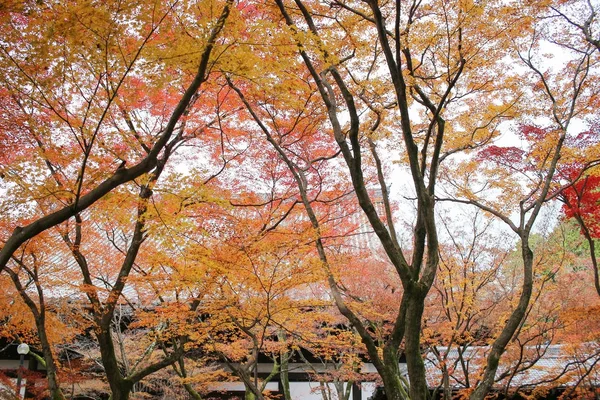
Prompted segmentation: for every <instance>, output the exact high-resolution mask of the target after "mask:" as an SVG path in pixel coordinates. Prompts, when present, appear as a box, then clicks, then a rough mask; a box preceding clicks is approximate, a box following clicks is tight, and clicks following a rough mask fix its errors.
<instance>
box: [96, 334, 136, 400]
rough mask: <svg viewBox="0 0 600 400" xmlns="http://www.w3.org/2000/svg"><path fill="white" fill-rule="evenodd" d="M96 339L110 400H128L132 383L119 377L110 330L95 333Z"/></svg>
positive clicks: (119, 372)
mask: <svg viewBox="0 0 600 400" xmlns="http://www.w3.org/2000/svg"><path fill="white" fill-rule="evenodd" d="M96 337H97V338H98V344H99V346H100V356H101V358H102V365H104V373H105V375H106V379H107V380H108V384H109V386H110V391H111V393H112V394H111V397H110V399H111V400H128V399H129V394H130V393H131V389H133V383H132V382H131V381H129V380H128V379H124V378H123V376H122V375H121V371H120V370H119V362H118V360H117V356H116V353H115V348H114V344H113V341H112V337H111V336H110V328H109V329H102V330H101V331H99V332H96Z"/></svg>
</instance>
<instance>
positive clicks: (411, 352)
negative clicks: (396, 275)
mask: <svg viewBox="0 0 600 400" xmlns="http://www.w3.org/2000/svg"><path fill="white" fill-rule="evenodd" d="M423 301H424V299H423V296H422V295H421V294H420V293H419V294H415V296H414V297H413V298H411V299H410V300H409V305H408V310H407V312H406V334H405V335H404V340H405V347H406V349H405V355H406V366H407V368H408V377H409V379H410V399H411V400H426V399H427V398H428V397H429V389H428V387H427V380H426V378H425V364H424V363H423V357H422V356H421V317H422V316H423V310H424V308H425V305H424V302H423Z"/></svg>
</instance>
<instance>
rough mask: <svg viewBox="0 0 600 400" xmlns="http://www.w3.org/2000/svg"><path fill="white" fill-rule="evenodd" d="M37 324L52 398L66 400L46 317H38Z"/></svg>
mask: <svg viewBox="0 0 600 400" xmlns="http://www.w3.org/2000/svg"><path fill="white" fill-rule="evenodd" d="M35 323H36V326H37V331H38V338H39V340H40V345H41V347H42V353H43V354H44V362H45V363H46V379H47V380H48V390H49V391H50V398H51V399H52V400H65V396H64V394H63V392H62V390H61V389H60V383H59V380H58V375H57V372H56V362H55V361H54V354H52V347H51V346H50V342H49V341H48V336H46V326H45V318H41V317H40V318H36V321H35Z"/></svg>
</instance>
